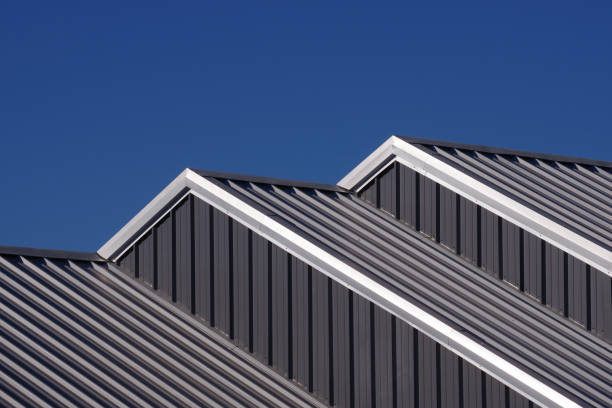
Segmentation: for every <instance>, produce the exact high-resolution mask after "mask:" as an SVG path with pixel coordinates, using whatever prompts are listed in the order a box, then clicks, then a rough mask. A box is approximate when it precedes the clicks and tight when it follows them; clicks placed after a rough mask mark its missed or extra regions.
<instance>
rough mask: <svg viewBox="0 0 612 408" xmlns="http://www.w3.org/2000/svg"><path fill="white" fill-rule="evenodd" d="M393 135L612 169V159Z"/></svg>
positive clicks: (413, 141) (432, 143) (429, 143)
mask: <svg viewBox="0 0 612 408" xmlns="http://www.w3.org/2000/svg"><path fill="white" fill-rule="evenodd" d="M393 136H396V137H398V138H400V139H402V140H404V141H405V142H408V143H411V144H420V145H426V146H440V147H450V148H453V149H463V150H474V151H477V152H483V153H493V154H504V155H511V156H520V157H529V158H533V159H542V160H550V161H556V162H561V163H573V164H583V165H587V166H597V167H606V168H610V169H612V161H606V160H599V159H588V158H582V157H573V156H564V155H558V154H551V153H539V152H530V151H527V150H519V149H508V148H504V147H494V146H485V145H477V144H469V143H461V142H450V141H447V140H436V139H427V138H420V137H409V136H399V135H393Z"/></svg>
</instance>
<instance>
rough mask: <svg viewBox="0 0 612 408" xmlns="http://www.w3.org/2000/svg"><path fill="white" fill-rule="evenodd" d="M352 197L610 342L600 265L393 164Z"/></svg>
mask: <svg viewBox="0 0 612 408" xmlns="http://www.w3.org/2000/svg"><path fill="white" fill-rule="evenodd" d="M359 195H360V197H361V198H363V199H364V200H366V201H367V202H370V203H371V204H373V205H375V206H377V207H378V208H380V209H382V210H384V211H385V212H386V213H389V214H390V215H392V216H394V217H395V218H397V219H399V220H401V221H403V222H405V223H406V224H408V225H410V226H411V227H413V228H415V229H416V230H418V231H420V232H422V233H424V234H426V235H427V236H429V237H431V238H432V239H434V240H435V241H437V242H439V243H441V244H442V245H444V246H446V247H447V248H449V249H450V250H452V251H453V252H455V253H457V254H459V255H461V256H462V257H464V258H466V259H468V260H470V261H471V262H472V263H474V264H475V265H477V266H479V267H480V268H482V269H484V270H485V271H487V272H489V273H491V274H492V275H494V276H496V277H498V278H499V279H502V280H504V281H506V282H508V283H509V284H511V285H512V286H513V287H515V288H516V289H519V290H521V291H523V292H525V293H527V294H529V295H531V297H533V298H535V299H537V300H539V301H540V302H541V303H542V304H545V305H548V306H549V307H550V308H552V309H553V310H554V311H555V312H557V313H559V314H561V315H563V316H566V317H568V318H569V319H570V320H572V321H574V322H576V323H578V324H580V325H581V326H583V327H585V328H586V329H587V330H590V331H591V332H593V333H595V334H597V335H598V336H601V337H603V338H605V339H607V340H609V341H612V318H611V317H610V316H612V290H611V288H612V278H610V277H609V276H608V275H606V274H605V273H603V272H602V271H599V270H597V269H595V268H592V267H591V266H589V265H586V264H584V263H583V262H581V261H579V260H577V259H576V258H575V257H573V256H572V255H569V254H567V253H565V252H563V251H561V250H559V249H557V248H555V247H553V246H552V245H551V244H549V243H548V242H545V241H543V240H542V239H540V238H538V237H536V236H535V235H533V234H531V233H529V232H527V231H525V230H523V229H522V228H519V227H517V226H516V225H513V224H512V223H510V222H508V221H507V220H505V219H503V218H502V217H499V216H497V215H495V214H493V213H492V212H491V211H488V210H486V209H484V208H482V207H481V206H480V205H477V204H475V203H473V202H471V201H469V200H467V199H466V198H464V197H462V196H460V195H459V194H456V193H454V192H452V191H450V190H449V189H447V188H445V187H444V186H441V185H439V184H437V183H434V182H433V181H431V180H430V179H428V178H427V177H426V176H425V175H423V174H420V173H417V172H415V171H414V170H412V169H409V168H408V167H406V166H404V165H402V164H399V163H397V162H396V163H393V164H391V165H390V167H389V168H387V169H384V170H383V171H382V172H381V173H380V174H378V175H377V176H376V177H375V178H374V179H373V180H372V181H371V182H370V183H369V184H368V185H366V186H365V187H364V188H363V189H362V190H361V191H360V193H359ZM398 208H399V210H398ZM605 316H608V318H607V319H606V318H605Z"/></svg>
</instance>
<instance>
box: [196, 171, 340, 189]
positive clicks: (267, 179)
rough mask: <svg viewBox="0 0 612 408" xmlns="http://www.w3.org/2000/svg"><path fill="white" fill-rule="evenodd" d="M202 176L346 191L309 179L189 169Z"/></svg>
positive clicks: (333, 185)
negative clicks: (288, 178)
mask: <svg viewBox="0 0 612 408" xmlns="http://www.w3.org/2000/svg"><path fill="white" fill-rule="evenodd" d="M191 170H193V171H194V172H196V173H197V174H199V175H200V176H202V177H212V178H217V179H220V180H224V179H232V180H236V181H247V182H250V183H261V184H274V185H276V186H287V187H303V188H316V189H318V190H327V191H338V192H345V193H346V192H348V191H347V190H346V189H345V188H342V187H340V186H338V185H336V184H324V183H314V182H310V181H301V180H287V179H282V178H275V177H261V176H252V175H248V174H236V173H226V172H222V171H214V170H196V169H191Z"/></svg>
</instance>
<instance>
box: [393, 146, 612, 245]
mask: <svg viewBox="0 0 612 408" xmlns="http://www.w3.org/2000/svg"><path fill="white" fill-rule="evenodd" d="M402 139H403V140H405V141H407V142H409V143H411V144H413V145H415V146H417V147H419V148H421V149H422V150H424V151H426V152H428V153H429V154H431V155H433V156H435V157H437V158H438V159H440V160H442V161H444V162H445V163H447V164H449V165H451V166H453V167H455V168H456V169H458V170H460V171H462V172H464V173H466V174H468V175H470V176H471V177H473V178H475V179H477V180H479V181H481V182H483V183H485V184H487V185H488V186H490V187H492V188H494V189H496V190H497V191H499V192H501V193H503V194H505V195H507V196H509V197H512V198H513V199H514V200H516V201H518V202H520V203H521V204H523V205H525V206H527V207H529V208H531V209H532V210H534V211H536V212H538V213H540V214H542V215H544V216H545V217H547V218H549V219H551V220H554V221H555V222H557V223H559V224H561V225H563V226H565V227H566V228H568V229H570V230H572V231H574V232H575V233H577V234H579V235H581V236H583V237H584V238H587V239H589V240H591V241H592V242H594V243H596V244H598V245H600V246H601V247H603V248H605V249H607V250H612V204H611V203H612V163H610V162H604V161H597V160H586V159H578V158H576V159H574V158H571V157H565V156H554V155H545V154H538V153H530V152H522V151H515V150H507V149H497V148H491V147H484V146H473V145H463V144H455V143H445V142H439V141H432V140H423V139H415V138H402Z"/></svg>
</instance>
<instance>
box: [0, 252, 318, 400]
mask: <svg viewBox="0 0 612 408" xmlns="http://www.w3.org/2000/svg"><path fill="white" fill-rule="evenodd" d="M0 272H1V273H0V293H1V294H2V296H1V297H0V299H1V300H0V316H1V324H0V333H1V335H0V341H1V342H2V345H3V346H2V352H0V384H10V383H14V382H15V381H18V382H19V384H21V386H20V387H16V388H14V387H9V388H8V389H5V390H4V392H5V393H6V396H3V395H0V400H2V399H4V400H6V401H9V400H10V401H13V400H17V401H18V402H19V403H21V404H24V405H28V406H32V405H34V406H45V405H51V406H60V405H61V406H71V405H88V406H134V405H138V406H202V405H205V406H232V407H234V406H262V407H264V406H287V407H289V406H304V407H305V406H320V407H321V406H325V405H324V404H322V403H320V402H318V401H316V400H314V399H313V398H312V397H311V396H309V395H308V394H307V393H305V392H304V391H302V390H300V389H299V387H297V386H296V385H294V384H291V383H290V382H288V381H286V380H285V379H283V378H282V377H279V376H278V375H277V374H276V373H274V372H273V371H272V370H270V369H269V368H268V367H265V366H264V365H262V364H261V363H259V362H257V361H256V360H254V359H253V358H252V357H250V356H249V355H248V354H246V353H244V352H241V351H238V350H237V349H236V348H235V346H233V345H232V344H231V343H229V342H227V341H226V340H224V339H223V338H222V337H221V336H220V335H219V334H217V333H214V332H213V331H212V330H211V329H208V328H206V327H205V326H204V325H203V324H202V323H199V322H198V321H197V320H195V319H194V318H191V317H188V315H185V314H184V313H183V312H181V311H179V310H178V309H176V308H175V307H174V306H171V305H170V304H168V303H167V302H165V301H163V300H161V299H160V298H158V297H157V296H156V295H155V294H154V293H153V292H151V291H150V290H148V289H146V288H144V287H141V285H140V284H138V283H137V282H135V281H133V280H132V279H131V278H129V277H125V276H124V275H123V273H122V272H120V271H119V270H118V269H116V268H115V267H114V266H113V265H112V264H106V263H91V262H71V261H62V260H50V259H44V258H24V257H14V256H0ZM2 388H5V387H4V385H3V386H2ZM21 391H24V392H21Z"/></svg>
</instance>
